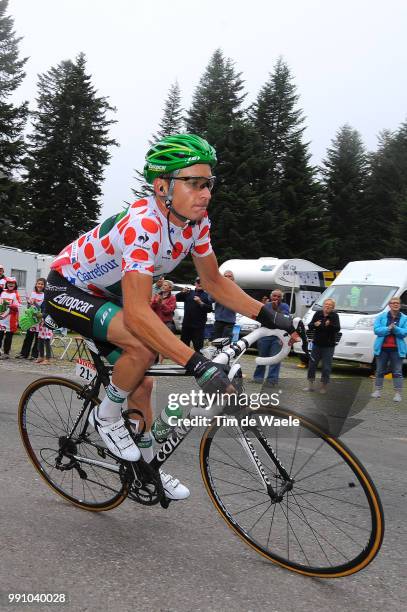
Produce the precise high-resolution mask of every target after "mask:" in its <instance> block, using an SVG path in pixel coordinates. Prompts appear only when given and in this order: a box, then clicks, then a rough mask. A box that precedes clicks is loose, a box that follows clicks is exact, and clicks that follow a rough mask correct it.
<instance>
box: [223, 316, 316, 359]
mask: <svg viewBox="0 0 407 612" xmlns="http://www.w3.org/2000/svg"><path fill="white" fill-rule="evenodd" d="M294 324H295V327H296V330H297V331H298V333H299V335H300V336H301V339H302V346H303V350H304V352H305V353H306V354H308V348H307V345H306V343H307V338H306V334H305V328H304V325H303V323H302V321H301V319H299V318H296V319H294ZM267 336H276V338H278V339H279V341H280V344H281V348H280V350H279V351H278V353H277V354H276V355H273V356H271V357H256V365H274V364H276V363H280V361H282V360H283V359H284V358H285V357H287V355H288V354H289V352H290V351H291V345H290V344H289V340H290V334H289V333H288V332H286V331H283V330H282V329H268V328H267V327H258V328H257V329H255V330H253V331H252V332H250V333H249V334H247V336H245V337H244V338H242V339H241V340H238V341H237V342H233V343H232V344H230V345H228V346H226V347H225V348H224V349H223V350H222V351H221V352H220V353H219V354H218V355H216V357H214V358H213V361H215V362H216V363H221V364H223V365H226V364H228V363H229V361H230V359H231V358H232V359H234V358H236V357H238V356H239V355H240V354H241V353H242V352H243V351H244V350H245V349H247V348H249V347H250V346H252V345H253V344H254V343H255V342H257V341H258V340H260V339H261V338H265V337H267Z"/></svg>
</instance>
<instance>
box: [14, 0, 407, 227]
mask: <svg viewBox="0 0 407 612" xmlns="http://www.w3.org/2000/svg"><path fill="white" fill-rule="evenodd" d="M8 13H9V14H10V15H12V16H13V18H14V23H15V30H16V33H17V35H18V36H23V40H22V42H21V43H20V51H21V56H28V57H29V60H28V62H27V64H26V67H25V70H26V73H27V76H26V79H25V80H24V83H23V84H22V86H21V87H20V88H19V90H18V92H17V95H16V96H15V98H16V100H23V99H28V100H29V101H30V104H31V107H34V103H35V102H34V99H35V96H36V84H37V75H38V73H43V72H45V71H47V70H48V69H49V68H50V67H51V66H55V65H56V64H58V63H59V62H60V61H62V60H66V59H74V58H75V56H76V55H77V54H78V53H79V52H81V51H83V52H84V53H85V54H86V57H87V60H88V72H89V73H90V74H91V75H92V82H93V84H94V85H95V87H96V88H97V89H98V92H99V94H100V95H103V96H108V97H109V98H110V102H111V103H112V104H113V105H114V106H116V107H117V113H116V117H115V118H116V119H117V120H118V123H117V124H116V125H115V126H114V127H113V129H112V134H113V136H114V137H115V138H116V139H117V140H118V142H119V143H120V147H119V148H113V149H112V159H111V162H110V166H109V167H108V168H107V170H106V180H105V182H104V185H103V191H104V198H103V201H104V205H103V209H102V217H106V216H108V215H110V214H113V213H114V212H116V211H119V210H120V209H121V207H122V203H123V201H125V200H127V201H129V200H131V199H132V195H131V187H132V186H134V184H135V183H134V180H133V176H134V168H141V167H142V166H143V159H144V155H145V151H146V148H147V141H148V139H149V138H150V136H151V133H152V132H154V131H156V129H157V125H158V122H159V121H160V119H161V116H162V106H163V101H164V99H165V97H166V95H167V93H168V89H169V87H170V85H171V84H172V83H173V82H174V80H175V79H178V81H179V84H180V87H181V91H182V96H183V104H184V106H185V107H186V108H188V107H189V104H190V101H191V97H192V92H193V90H194V88H195V86H196V85H197V83H198V81H199V78H200V77H201V75H202V73H203V71H204V69H205V67H206V66H207V64H208V61H209V59H210V57H211V55H212V53H213V52H214V50H215V49H216V48H218V47H220V48H221V49H222V50H223V51H224V53H225V55H226V56H227V57H230V58H232V59H233V60H234V61H235V62H236V68H237V69H238V70H239V71H242V73H243V78H244V79H245V82H246V90H247V92H248V96H247V101H248V102H251V101H252V100H253V99H254V98H255V97H256V95H257V93H258V91H259V88H260V87H261V86H262V85H263V84H264V82H265V81H266V80H267V78H268V74H269V72H270V71H271V70H272V69H273V65H274V63H275V61H276V60H277V58H278V56H280V55H282V56H283V58H284V60H285V61H286V62H287V63H288V65H289V66H290V69H291V71H292V74H293V76H294V79H295V83H296V85H297V88H298V93H299V94H300V96H301V98H300V106H301V108H302V109H303V110H304V113H305V115H306V125H307V131H306V137H307V139H308V140H309V141H310V142H311V147H310V150H311V152H312V155H313V160H314V163H319V162H320V161H321V159H322V158H323V157H324V155H325V152H326V148H327V147H328V146H329V145H330V141H331V139H332V138H333V137H334V135H335V132H336V130H337V129H338V128H339V127H340V126H342V125H343V124H344V123H349V124H350V125H351V126H352V127H354V128H356V129H357V130H359V131H360V133H361V135H362V138H363V140H364V142H365V144H366V146H367V147H368V149H370V150H374V149H375V148H376V146H377V134H378V133H379V132H380V131H381V130H382V129H384V128H386V129H396V128H397V127H398V125H399V124H400V123H401V122H403V121H405V120H406V119H407V79H406V66H407V44H406V32H407V2H405V0H386V2H383V0H340V1H339V0H329V1H328V0H283V1H282V0H280V1H276V0H252V1H247V0H245V1H243V0H216V1H215V0H206V1H205V2H190V1H189V2H188V1H187V0H114V1H113V0H10V1H9V11H8Z"/></svg>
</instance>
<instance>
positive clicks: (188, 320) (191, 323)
mask: <svg viewBox="0 0 407 612" xmlns="http://www.w3.org/2000/svg"><path fill="white" fill-rule="evenodd" d="M175 297H176V301H177V302H185V307H184V319H183V321H182V329H181V340H182V342H184V343H185V344H186V345H187V346H190V343H191V341H192V344H193V347H194V350H195V351H200V350H201V349H202V347H203V345H204V335H205V325H206V318H207V314H208V312H211V310H212V304H211V303H210V299H209V296H208V294H207V293H206V291H204V290H203V289H202V286H201V280H200V278H196V279H195V289H193V290H191V289H189V287H184V289H183V290H182V291H180V292H179V293H177V294H176V296H175Z"/></svg>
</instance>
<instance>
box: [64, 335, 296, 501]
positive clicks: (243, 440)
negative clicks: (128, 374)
mask: <svg viewBox="0 0 407 612" xmlns="http://www.w3.org/2000/svg"><path fill="white" fill-rule="evenodd" d="M266 335H275V336H277V337H278V338H279V339H280V341H281V345H282V346H281V350H280V352H279V353H278V354H277V355H274V356H273V357H270V358H266V359H265V358H257V359H256V362H261V363H263V364H264V362H265V361H267V363H276V362H279V361H281V360H282V359H283V358H284V357H285V356H286V355H287V354H288V352H289V350H290V347H289V345H288V338H289V336H288V334H287V333H286V332H283V331H281V330H269V329H265V328H259V329H257V330H254V331H253V332H251V333H250V334H248V335H247V336H246V337H245V338H242V339H241V340H239V341H237V342H236V343H233V344H231V345H228V346H226V347H224V348H223V349H222V350H221V351H220V352H219V353H218V354H217V355H216V356H215V357H214V359H213V361H215V362H217V363H223V364H225V365H228V364H229V363H230V362H231V361H234V364H233V366H232V368H231V369H230V371H229V378H230V379H232V378H233V377H234V376H235V375H236V370H237V369H238V368H240V365H238V364H237V363H236V362H237V360H238V359H239V358H240V357H241V356H242V355H243V354H244V353H245V351H246V350H247V349H248V348H249V347H250V346H251V345H252V344H254V343H255V342H256V341H257V340H258V339H259V338H261V337H264V336H266ZM85 341H86V343H87V345H88V348H89V350H90V353H91V356H92V359H93V362H94V364H95V366H96V371H97V375H96V377H95V378H94V380H93V381H92V382H91V383H90V384H89V385H87V386H86V387H84V393H83V397H84V398H85V403H84V406H83V408H82V409H81V410H80V412H79V413H78V415H77V417H76V419H75V422H74V424H73V426H72V428H71V430H70V432H69V434H68V436H67V438H66V441H65V442H66V445H68V444H69V441H70V439H71V437H72V435H73V433H74V431H75V429H76V427H77V426H78V424H79V422H80V420H81V418H82V416H83V415H84V413H85V411H86V410H87V408H88V406H89V403H90V402H91V401H92V399H96V398H97V397H98V395H99V391H100V388H101V386H102V385H103V386H105V387H106V386H107V385H108V384H109V382H110V376H109V375H110V372H111V370H112V367H111V366H106V365H105V364H104V362H103V360H102V359H101V357H100V354H99V352H98V349H97V347H96V346H95V344H94V343H93V342H92V341H91V340H85ZM146 376H186V372H185V368H183V367H182V366H178V365H174V366H166V365H155V366H152V367H151V368H150V369H149V370H147V371H146ZM191 410H192V408H191V409H190V410H189V411H188V412H187V413H186V414H185V415H184V419H187V418H188V417H189V415H190V413H191ZM221 411H222V409H221V408H219V407H217V410H215V411H207V410H206V409H205V414H206V416H207V417H208V418H209V419H211V420H212V418H214V417H215V416H219V415H220V413H221ZM249 412H250V411H246V412H244V411H242V412H241V413H240V415H241V416H244V415H245V414H246V413H247V414H249ZM87 427H88V421H87V420H86V422H85V425H84V427H83V430H82V432H81V433H80V437H82V436H85V435H86V431H87ZM194 427H195V425H192V424H190V425H187V424H184V423H183V424H182V425H177V426H176V427H174V428H173V430H172V432H171V433H170V435H169V436H168V438H167V440H166V441H165V442H163V443H162V444H161V446H160V447H159V448H158V450H157V451H156V453H155V455H154V458H153V459H152V461H151V463H150V465H151V467H152V469H153V470H155V471H158V469H159V468H160V467H161V466H162V465H163V464H164V463H165V462H166V461H167V460H168V459H169V458H170V457H171V455H172V454H173V453H174V452H175V450H176V449H177V448H178V447H179V446H180V444H181V443H182V442H183V441H184V440H185V438H186V437H187V435H189V434H190V433H191V431H192V430H193V429H194ZM237 428H238V431H239V434H240V440H239V442H240V444H241V445H242V446H243V448H244V449H245V451H246V453H247V454H248V456H249V458H250V460H251V461H252V463H253V465H254V467H255V469H256V471H257V472H258V474H259V476H260V478H261V480H262V482H263V486H264V488H265V490H266V491H267V493H268V494H269V495H270V498H271V499H272V500H273V501H278V499H279V498H280V496H281V493H282V491H280V492H279V493H278V494H277V492H276V491H275V490H274V489H273V487H272V484H271V482H270V479H269V478H268V476H267V473H266V471H265V469H264V467H263V465H262V463H261V461H260V459H259V457H258V455H257V453H256V451H255V449H254V447H253V445H252V444H251V442H250V439H249V437H248V436H247V434H246V433H245V431H244V430H243V428H242V427H241V426H238V427H237ZM249 429H251V430H252V431H254V432H255V435H256V436H257V437H258V440H259V442H260V444H261V445H262V447H263V448H264V450H265V452H266V453H267V454H268V455H269V457H270V458H271V460H272V461H273V463H274V464H275V465H276V467H277V469H278V470H279V472H280V474H281V476H282V478H283V480H284V481H285V483H286V487H284V486H283V492H285V490H287V489H288V488H290V487H291V486H292V481H291V479H290V476H289V475H288V473H287V471H286V470H285V468H284V466H283V465H282V464H281V462H280V461H279V459H278V457H277V456H276V454H275V451H274V449H273V448H272V447H271V446H270V444H269V443H268V441H267V440H266V438H265V437H264V436H263V434H262V431H261V429H260V428H258V427H253V426H251V427H250V428H249ZM65 448H66V446H64V447H62V448H61V449H60V453H61V459H62V455H63V453H64V450H65ZM98 449H99V447H98ZM100 454H101V456H102V457H103V458H105V457H106V455H108V456H111V457H112V458H115V459H116V460H117V458H116V457H114V455H112V454H111V453H110V452H109V451H108V450H107V449H103V450H102V449H101V450H100ZM72 459H74V460H75V461H78V462H82V463H84V464H90V465H97V466H98V467H102V468H104V469H107V470H110V471H113V472H119V471H120V467H119V466H118V465H115V464H111V463H107V462H105V461H98V460H96V459H90V458H88V457H82V456H79V455H72Z"/></svg>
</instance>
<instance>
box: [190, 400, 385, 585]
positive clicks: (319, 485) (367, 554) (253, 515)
mask: <svg viewBox="0 0 407 612" xmlns="http://www.w3.org/2000/svg"><path fill="white" fill-rule="evenodd" d="M290 414H291V416H292V417H293V418H295V419H298V426H291V427H290V426H288V427H283V426H280V427H278V426H276V424H275V423H276V421H275V419H283V418H284V419H287V418H288V416H289V414H288V413H287V412H286V411H283V410H281V409H279V408H272V409H267V410H259V411H253V412H251V414H250V418H254V419H255V420H256V424H257V425H256V426H258V427H259V429H260V430H261V432H262V433H263V436H264V438H265V439H266V440H267V445H268V448H267V446H266V448H264V444H263V445H262V444H261V441H260V436H259V434H258V433H257V431H256V428H253V429H250V428H249V429H248V428H247V427H243V431H244V432H245V434H246V438H247V440H248V441H249V445H247V444H242V433H241V430H240V428H239V427H238V426H231V425H226V424H219V425H218V424H215V423H214V424H212V425H210V426H209V427H208V429H207V430H206V431H205V433H204V435H203V438H202V441H201V449H200V464H201V473H202V477H203V480H204V483H205V487H206V489H207V491H208V493H209V496H210V498H211V500H212V502H213V504H214V505H215V507H216V509H217V510H218V512H219V513H220V514H221V516H222V517H223V519H224V520H225V521H226V523H227V524H228V526H229V527H231V529H233V531H234V532H235V533H236V534H237V535H238V536H239V537H240V538H241V539H242V540H243V541H245V542H246V543H247V544H249V545H250V546H251V547H252V548H253V549H254V550H256V551H257V552H258V553H260V554H261V555H263V556H264V557H266V558H267V559H269V560H270V561H273V562H275V563H277V564H279V565H280V566H282V567H284V568H287V569H290V570H293V571H295V572H298V573H300V574H304V575H308V576H318V577H321V578H338V577H343V576H347V575H350V574H353V573H355V572H358V571H359V570H361V569H363V568H364V567H366V566H367V565H368V564H369V563H370V562H371V561H372V560H373V559H374V557H375V556H376V555H377V553H378V551H379V549H380V546H381V543H382V540H383V533H384V518H383V511H382V507H381V503H380V499H379V496H378V494H377V491H376V489H375V486H374V484H373V483H372V481H371V479H370V477H369V475H368V473H367V472H366V470H365V468H364V467H363V466H362V465H361V463H360V462H359V461H358V459H357V458H356V457H355V456H354V455H353V454H352V453H351V451H350V450H349V449H348V448H347V447H346V446H345V445H344V444H343V443H342V442H339V441H338V440H336V439H334V438H332V437H330V436H329V435H327V434H325V433H324V432H323V431H322V430H321V429H320V428H319V427H318V426H317V425H315V424H313V423H312V422H311V421H309V420H307V419H306V418H304V417H302V416H300V415H298V414H295V413H290ZM265 417H267V418H268V421H267V419H265ZM270 417H273V423H271V420H270ZM241 418H242V417H238V422H239V423H240V422H241ZM248 446H249V447H250V446H251V447H252V449H253V450H254V451H255V456H254V455H253V454H251V453H250V452H248ZM271 449H272V450H271ZM272 454H274V457H277V458H278V461H277V463H278V462H280V463H281V465H282V466H283V467H284V468H285V470H286V471H287V472H288V474H289V476H290V478H292V479H293V480H294V482H293V485H292V488H291V490H290V488H288V490H286V491H284V492H283V493H282V495H281V499H280V500H278V501H275V500H273V499H272V498H271V496H270V494H269V492H268V491H267V488H266V487H265V485H264V482H263V479H262V477H261V475H260V473H259V471H261V469H263V470H264V472H265V474H266V475H267V476H268V478H269V481H270V483H271V485H272V487H273V489H274V490H276V491H283V489H282V487H283V486H284V485H285V480H284V478H283V477H282V474H281V471H280V470H279V469H278V467H277V466H276V463H275V462H274V461H273V460H272V458H271V455H272ZM256 458H257V461H256ZM258 462H260V463H261V466H262V467H259V463H258Z"/></svg>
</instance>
